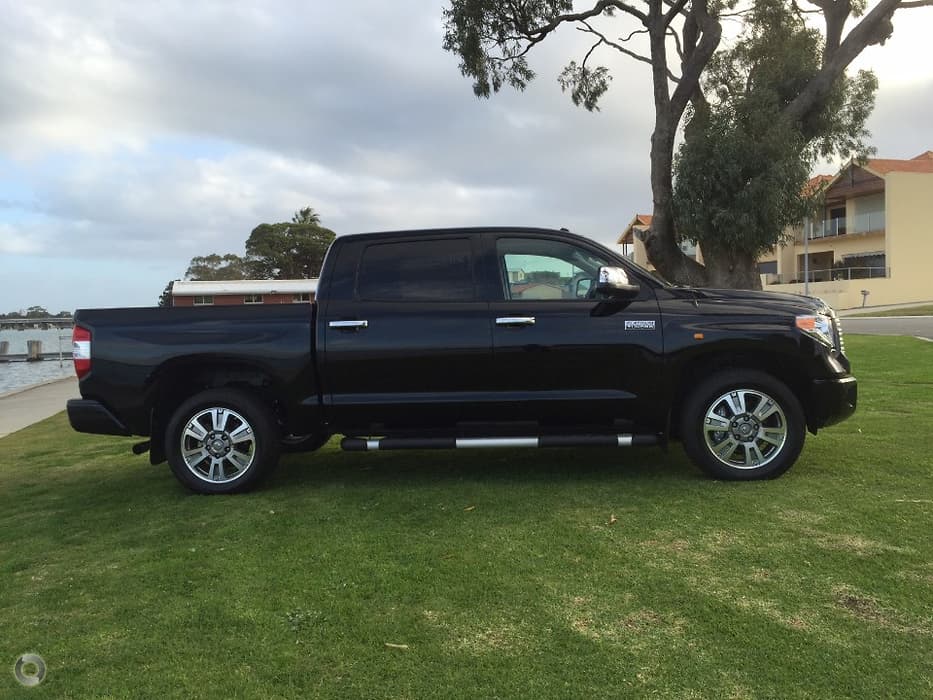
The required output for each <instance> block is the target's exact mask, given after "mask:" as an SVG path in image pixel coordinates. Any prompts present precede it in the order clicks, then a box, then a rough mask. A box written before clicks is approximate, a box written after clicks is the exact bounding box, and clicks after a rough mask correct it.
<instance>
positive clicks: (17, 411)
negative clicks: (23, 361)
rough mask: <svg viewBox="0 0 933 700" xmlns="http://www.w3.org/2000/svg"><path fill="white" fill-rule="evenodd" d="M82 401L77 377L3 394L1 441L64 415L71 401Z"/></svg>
mask: <svg viewBox="0 0 933 700" xmlns="http://www.w3.org/2000/svg"><path fill="white" fill-rule="evenodd" d="M79 398H81V396H80V394H79V393H78V380H77V378H76V377H69V378H67V379H58V380H56V381H53V382H47V383H46V384H38V385H36V386H31V387H26V388H25V389H18V390H16V391H11V392H10V393H8V394H0V438H3V437H5V436H7V435H9V434H10V433H15V432H16V431H17V430H22V429H23V428H26V427H28V426H30V425H32V424H33V423H38V422H39V421H40V420H45V419H46V418H48V417H50V416H54V415H55V414H56V413H58V412H59V411H64V410H65V402H66V401H68V399H79Z"/></svg>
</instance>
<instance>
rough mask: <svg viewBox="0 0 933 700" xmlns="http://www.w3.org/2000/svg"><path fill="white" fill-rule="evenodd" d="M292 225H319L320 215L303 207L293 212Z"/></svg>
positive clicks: (309, 208)
mask: <svg viewBox="0 0 933 700" xmlns="http://www.w3.org/2000/svg"><path fill="white" fill-rule="evenodd" d="M292 223H293V224H315V225H319V224H320V223H321V217H320V215H319V214H318V213H317V212H316V211H314V209H313V208H312V207H305V208H304V209H299V210H298V211H296V212H295V215H294V216H293V217H292Z"/></svg>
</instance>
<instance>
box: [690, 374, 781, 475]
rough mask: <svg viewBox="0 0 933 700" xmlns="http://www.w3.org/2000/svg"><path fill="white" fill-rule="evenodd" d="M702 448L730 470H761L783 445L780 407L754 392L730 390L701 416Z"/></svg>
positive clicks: (753, 390)
mask: <svg viewBox="0 0 933 700" xmlns="http://www.w3.org/2000/svg"><path fill="white" fill-rule="evenodd" d="M703 439H704V441H705V443H706V448H707V449H708V450H709V451H710V453H711V454H712V455H713V456H714V457H715V458H716V459H717V460H719V461H720V462H722V463H723V464H725V465H726V466H728V467H732V468H734V469H761V468H762V467H764V466H766V465H768V464H770V463H771V462H772V461H773V460H774V459H775V458H777V456H778V455H779V454H780V453H781V451H782V450H783V448H784V445H785V444H786V442H787V417H786V416H785V415H784V410H783V409H782V408H781V405H780V404H779V403H778V402H777V401H775V400H774V399H773V398H772V397H770V396H768V394H766V393H764V392H762V391H759V390H757V389H732V390H730V391H729V392H727V393H725V394H723V395H722V396H720V397H719V398H717V399H715V400H713V401H712V402H711V403H710V404H709V406H708V407H707V409H706V413H705V414H704V417H703Z"/></svg>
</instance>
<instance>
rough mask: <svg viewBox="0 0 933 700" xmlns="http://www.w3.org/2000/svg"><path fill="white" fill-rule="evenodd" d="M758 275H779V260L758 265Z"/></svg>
mask: <svg viewBox="0 0 933 700" xmlns="http://www.w3.org/2000/svg"><path fill="white" fill-rule="evenodd" d="M758 274H760V275H773V274H777V260H769V261H768V262H761V263H758Z"/></svg>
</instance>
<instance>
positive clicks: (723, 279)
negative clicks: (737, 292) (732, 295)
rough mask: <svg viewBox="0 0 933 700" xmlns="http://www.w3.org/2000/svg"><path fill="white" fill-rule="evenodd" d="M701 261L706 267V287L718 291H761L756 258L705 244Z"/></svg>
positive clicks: (732, 249) (737, 251) (733, 250)
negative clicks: (702, 260)
mask: <svg viewBox="0 0 933 700" xmlns="http://www.w3.org/2000/svg"><path fill="white" fill-rule="evenodd" d="M703 259H704V262H705V265H706V286H708V287H714V288H718V289H761V276H760V275H759V274H758V259H757V257H756V256H754V255H751V254H749V253H746V252H743V251H739V250H735V249H734V248H727V247H720V246H717V245H715V244H713V245H710V244H709V243H707V247H706V248H704V250H703Z"/></svg>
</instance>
